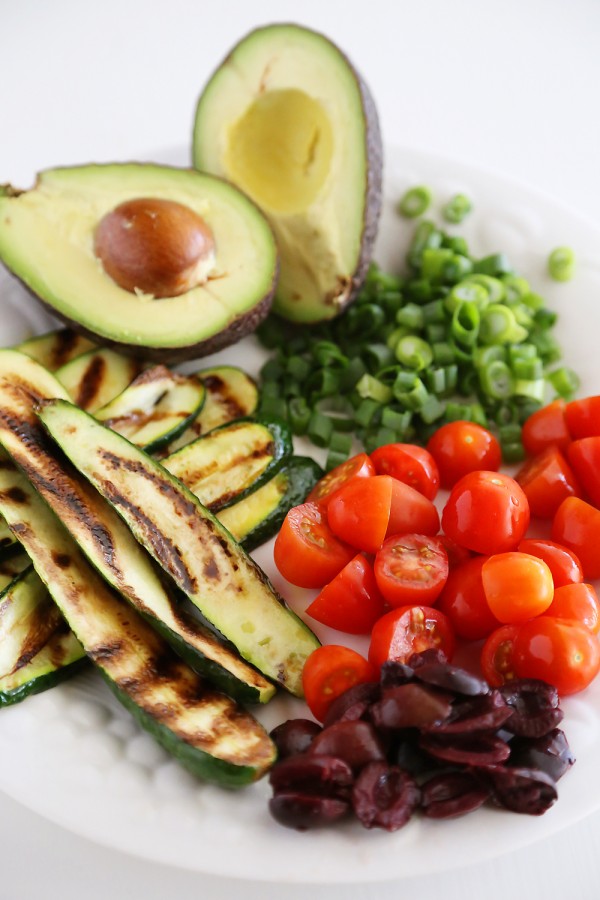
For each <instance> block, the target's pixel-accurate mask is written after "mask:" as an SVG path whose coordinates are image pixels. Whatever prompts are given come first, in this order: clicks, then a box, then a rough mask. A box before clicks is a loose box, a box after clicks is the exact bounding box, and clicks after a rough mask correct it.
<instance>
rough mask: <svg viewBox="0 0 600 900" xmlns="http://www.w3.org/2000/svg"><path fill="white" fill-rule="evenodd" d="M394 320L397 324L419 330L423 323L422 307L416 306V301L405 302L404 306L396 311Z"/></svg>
mask: <svg viewBox="0 0 600 900" xmlns="http://www.w3.org/2000/svg"><path fill="white" fill-rule="evenodd" d="M396 322H397V323H398V325H404V326H406V328H412V329H413V330H414V331H420V330H421V328H422V327H423V325H424V324H425V317H424V316H423V307H422V306H417V304H416V303H407V304H406V306H403V307H402V309H399V310H398V312H397V313H396Z"/></svg>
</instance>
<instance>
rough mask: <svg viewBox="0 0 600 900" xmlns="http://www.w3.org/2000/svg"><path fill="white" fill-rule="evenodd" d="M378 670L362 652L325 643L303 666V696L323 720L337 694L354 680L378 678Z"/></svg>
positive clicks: (363, 680) (357, 682) (320, 719)
mask: <svg viewBox="0 0 600 900" xmlns="http://www.w3.org/2000/svg"><path fill="white" fill-rule="evenodd" d="M377 678H378V673H377V671H376V670H375V669H374V668H373V666H372V665H371V663H370V662H368V661H367V660H366V659H365V658H364V656H361V655H360V653H357V652H356V651H355V650H351V649H350V648H349V647H342V646H338V645H337V644H327V645H325V646H324V647H318V648H317V649H316V650H313V652H312V653H311V654H310V656H309V657H308V659H307V660H306V662H305V664H304V669H303V670H302V687H303V690H304V696H305V699H306V702H307V704H308V707H309V709H310V711H311V712H312V714H313V716H314V717H315V718H316V719H318V720H319V722H322V721H323V720H324V719H325V716H326V715H327V710H328V709H329V707H330V706H331V704H332V703H333V701H334V700H335V699H336V697H339V696H340V694H343V693H344V691H347V690H348V688H351V687H353V686H354V685H355V684H363V683H364V682H368V681H377Z"/></svg>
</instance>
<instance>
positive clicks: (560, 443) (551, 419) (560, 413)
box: [521, 399, 571, 456]
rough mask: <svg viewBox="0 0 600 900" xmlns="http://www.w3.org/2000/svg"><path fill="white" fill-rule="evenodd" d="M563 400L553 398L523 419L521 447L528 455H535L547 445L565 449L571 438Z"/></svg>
mask: <svg viewBox="0 0 600 900" xmlns="http://www.w3.org/2000/svg"><path fill="white" fill-rule="evenodd" d="M565 409H566V403H565V401H564V400H560V399H559V400H554V401H553V402H552V403H549V404H548V405H547V406H543V407H542V408H541V409H538V410H537V412H534V413H533V414H532V415H530V416H529V418H528V419H526V420H525V423H524V425H523V428H522V431H521V440H522V441H523V447H524V448H525V450H526V452H527V453H528V454H529V456H537V455H538V453H542V452H543V451H544V450H546V449H547V448H548V447H556V448H557V449H558V450H562V451H564V450H566V449H567V447H568V446H569V442H570V440H571V435H570V434H569V429H568V428H567V420H566V416H565Z"/></svg>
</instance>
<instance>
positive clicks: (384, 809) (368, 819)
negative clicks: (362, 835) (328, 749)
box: [352, 762, 421, 831]
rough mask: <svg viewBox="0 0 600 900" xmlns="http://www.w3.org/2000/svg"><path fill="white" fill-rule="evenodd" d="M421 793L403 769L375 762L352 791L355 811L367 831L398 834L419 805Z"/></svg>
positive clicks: (362, 773)
mask: <svg viewBox="0 0 600 900" xmlns="http://www.w3.org/2000/svg"><path fill="white" fill-rule="evenodd" d="M420 797H421V792H420V790H419V788H418V787H417V785H416V783H415V782H414V781H413V779H412V778H411V777H410V775H408V773H407V772H404V771H403V770H402V769H401V768H400V767H399V766H388V765H387V763H384V762H372V763H369V765H368V766H365V768H364V769H363V770H362V772H361V773H360V775H359V776H358V778H357V779H356V782H355V784H354V788H353V789H352V807H353V809H354V812H355V814H356V816H357V818H358V819H359V820H360V822H361V823H362V824H363V825H364V826H365V828H384V829H385V830H386V831H397V830H398V829H399V828H402V826H403V825H406V823H407V822H408V820H409V819H410V817H411V816H412V814H413V812H414V811H415V809H416V808H417V806H418V805H419V801H420Z"/></svg>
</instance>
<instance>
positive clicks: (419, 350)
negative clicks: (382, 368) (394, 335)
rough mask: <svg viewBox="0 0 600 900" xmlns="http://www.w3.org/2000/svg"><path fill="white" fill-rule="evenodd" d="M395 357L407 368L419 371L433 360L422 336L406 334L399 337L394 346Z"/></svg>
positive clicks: (431, 352)
mask: <svg viewBox="0 0 600 900" xmlns="http://www.w3.org/2000/svg"><path fill="white" fill-rule="evenodd" d="M394 352H395V354H396V359H397V360H398V362H399V363H401V364H402V365H403V366H406V367H407V369H415V370H416V371H417V372H420V371H421V370H422V369H426V368H427V366H430V365H431V363H432V362H433V351H432V349H431V347H430V346H429V344H428V343H427V342H426V341H424V340H423V339H422V338H419V337H416V336H411V335H407V336H406V337H403V338H400V340H399V341H398V343H397V344H396V346H395V348H394Z"/></svg>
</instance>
